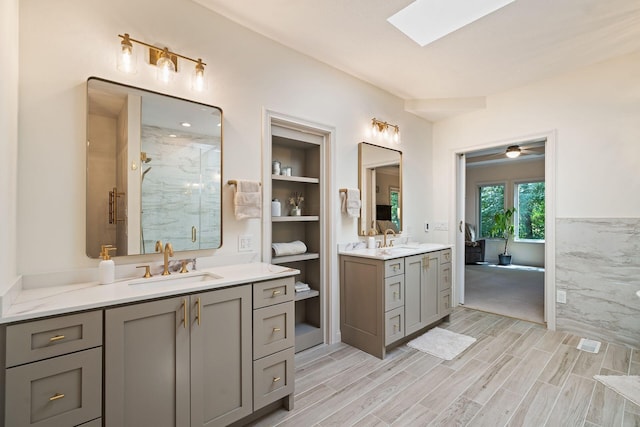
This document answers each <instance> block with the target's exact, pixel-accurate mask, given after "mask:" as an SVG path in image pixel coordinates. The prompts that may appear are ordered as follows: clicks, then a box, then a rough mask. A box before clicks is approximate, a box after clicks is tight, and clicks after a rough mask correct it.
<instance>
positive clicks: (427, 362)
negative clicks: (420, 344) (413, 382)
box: [404, 353, 442, 377]
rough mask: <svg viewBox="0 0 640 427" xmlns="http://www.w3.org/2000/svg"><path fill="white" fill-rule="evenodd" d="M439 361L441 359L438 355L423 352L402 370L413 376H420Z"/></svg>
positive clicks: (440, 361) (439, 362)
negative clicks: (421, 355) (422, 354)
mask: <svg viewBox="0 0 640 427" xmlns="http://www.w3.org/2000/svg"><path fill="white" fill-rule="evenodd" d="M441 363H442V359H440V358H439V357H435V356H432V355H430V354H427V353H424V356H423V357H421V358H420V359H418V360H416V361H414V362H413V363H411V364H410V365H409V366H407V367H406V368H404V371H405V372H407V373H409V374H411V375H413V376H415V377H421V376H423V375H424V374H426V373H427V372H429V371H430V370H431V369H433V368H435V367H436V366H438V365H439V364H441Z"/></svg>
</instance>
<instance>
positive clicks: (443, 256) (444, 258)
mask: <svg viewBox="0 0 640 427" xmlns="http://www.w3.org/2000/svg"><path fill="white" fill-rule="evenodd" d="M447 262H451V249H445V250H444V251H440V264H444V263H447Z"/></svg>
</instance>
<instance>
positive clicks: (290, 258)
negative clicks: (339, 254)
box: [271, 252, 320, 264]
mask: <svg viewBox="0 0 640 427" xmlns="http://www.w3.org/2000/svg"><path fill="white" fill-rule="evenodd" d="M318 258H320V254H317V253H313V252H306V253H304V254H298V255H285V256H274V257H273V258H271V262H272V263H274V264H283V263H286V262H296V261H306V260H309V259H318Z"/></svg>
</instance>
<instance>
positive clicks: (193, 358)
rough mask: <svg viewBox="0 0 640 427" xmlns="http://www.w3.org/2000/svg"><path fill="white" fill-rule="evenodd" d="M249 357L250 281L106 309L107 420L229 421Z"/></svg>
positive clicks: (246, 406)
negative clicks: (209, 290)
mask: <svg viewBox="0 0 640 427" xmlns="http://www.w3.org/2000/svg"><path fill="white" fill-rule="evenodd" d="M251 362H252V360H251V285H243V286H238V287H233V288H227V289H222V290H215V291H211V292H207V293H202V294H196V295H190V296H182V297H176V298H170V299H163V300H158V301H152V302H147V303H141V304H133V305H129V306H124V307H118V308H113V309H108V310H106V311H105V425H106V426H114V427H115V426H118V427H120V426H143V425H153V426H154V427H160V426H189V425H191V426H223V425H228V424H230V423H232V422H234V421H236V420H239V419H241V418H243V417H244V416H246V415H248V414H250V413H251V410H252V408H251V387H252V385H251Z"/></svg>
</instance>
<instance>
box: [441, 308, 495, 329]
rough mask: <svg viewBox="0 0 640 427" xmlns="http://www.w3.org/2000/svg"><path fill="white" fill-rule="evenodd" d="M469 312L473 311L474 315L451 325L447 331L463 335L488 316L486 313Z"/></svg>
mask: <svg viewBox="0 0 640 427" xmlns="http://www.w3.org/2000/svg"><path fill="white" fill-rule="evenodd" d="M469 311H472V314H470V315H469V316H467V317H465V318H464V319H462V320H461V321H459V322H455V323H452V324H451V325H449V327H447V329H448V330H450V331H451V332H457V333H459V334H461V333H463V332H462V331H464V330H465V329H468V328H470V327H472V326H473V325H474V324H475V323H476V322H478V321H480V320H482V319H483V318H484V317H485V316H486V315H485V314H484V313H481V312H479V311H474V310H469Z"/></svg>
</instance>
